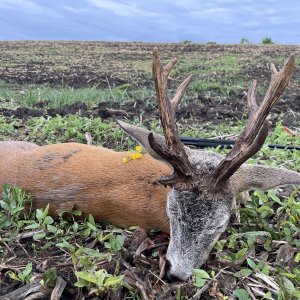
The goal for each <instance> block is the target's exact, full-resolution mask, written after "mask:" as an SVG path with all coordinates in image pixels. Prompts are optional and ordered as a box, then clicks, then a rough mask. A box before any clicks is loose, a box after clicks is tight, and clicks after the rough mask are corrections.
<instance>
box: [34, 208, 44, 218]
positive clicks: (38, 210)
mask: <svg viewBox="0 0 300 300" xmlns="http://www.w3.org/2000/svg"><path fill="white" fill-rule="evenodd" d="M35 216H36V218H37V219H38V220H39V221H42V220H43V212H42V211H41V210H40V209H37V210H36V211H35Z"/></svg>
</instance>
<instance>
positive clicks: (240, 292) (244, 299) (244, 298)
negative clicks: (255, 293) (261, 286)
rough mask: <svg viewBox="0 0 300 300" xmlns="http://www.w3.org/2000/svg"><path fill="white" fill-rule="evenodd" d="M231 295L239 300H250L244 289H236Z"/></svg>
mask: <svg viewBox="0 0 300 300" xmlns="http://www.w3.org/2000/svg"><path fill="white" fill-rule="evenodd" d="M233 295H234V296H235V297H237V298H238V299H239V300H250V297H249V294H248V292H247V291H246V290H245V289H237V290H235V291H233Z"/></svg>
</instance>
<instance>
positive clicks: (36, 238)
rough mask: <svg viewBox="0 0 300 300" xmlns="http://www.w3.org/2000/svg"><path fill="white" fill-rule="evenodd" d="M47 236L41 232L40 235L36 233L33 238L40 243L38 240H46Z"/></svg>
mask: <svg viewBox="0 0 300 300" xmlns="http://www.w3.org/2000/svg"><path fill="white" fill-rule="evenodd" d="M45 236H46V233H45V232H39V233H36V234H35V235H34V236H33V237H32V238H33V239H34V240H35V241H38V240H41V239H42V238H44V237H45Z"/></svg>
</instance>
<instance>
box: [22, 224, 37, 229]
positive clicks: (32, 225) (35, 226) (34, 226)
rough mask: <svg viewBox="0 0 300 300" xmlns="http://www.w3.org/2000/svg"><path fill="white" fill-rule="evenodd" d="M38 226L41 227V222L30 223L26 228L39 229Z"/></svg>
mask: <svg viewBox="0 0 300 300" xmlns="http://www.w3.org/2000/svg"><path fill="white" fill-rule="evenodd" d="M37 228H40V224H38V223H33V224H30V225H27V226H26V227H25V228H24V229H37Z"/></svg>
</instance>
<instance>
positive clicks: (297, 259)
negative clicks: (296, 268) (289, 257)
mask: <svg viewBox="0 0 300 300" xmlns="http://www.w3.org/2000/svg"><path fill="white" fill-rule="evenodd" d="M294 260H295V262H296V263H299V262H300V252H299V253H297V254H296V256H295V258H294Z"/></svg>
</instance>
